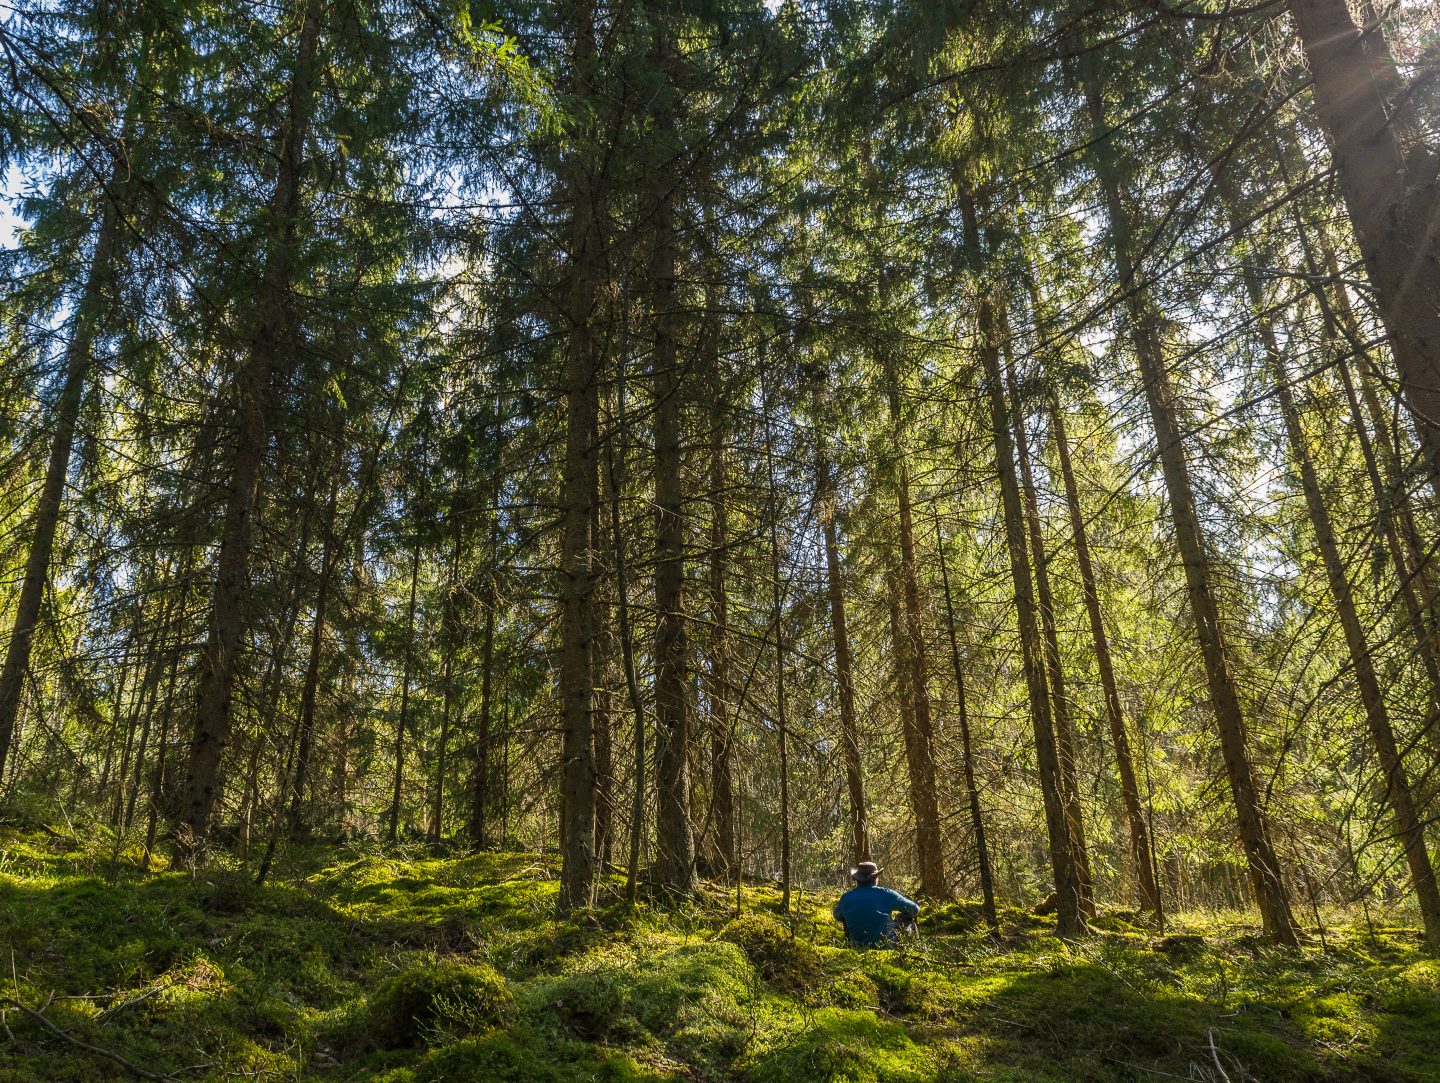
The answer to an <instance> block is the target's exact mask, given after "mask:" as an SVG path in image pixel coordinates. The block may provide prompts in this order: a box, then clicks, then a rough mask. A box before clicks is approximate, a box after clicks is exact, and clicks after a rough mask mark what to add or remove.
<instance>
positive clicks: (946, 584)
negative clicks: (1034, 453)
mask: <svg viewBox="0 0 1440 1083" xmlns="http://www.w3.org/2000/svg"><path fill="white" fill-rule="evenodd" d="M935 551H936V553H937V554H939V557H940V586H941V589H943V590H944V591H945V629H946V631H947V632H948V633H949V639H950V665H951V667H952V668H953V669H954V671H955V708H956V715H957V716H958V718H959V721H960V755H961V756H962V757H963V758H964V764H963V766H964V769H965V795H966V797H967V799H968V801H969V805H970V830H971V831H972V832H973V833H974V835H975V864H976V867H977V869H978V870H979V873H980V898H981V907H982V912H983V913H984V915H985V923H986V924H987V925H989V926H990V932H991V934H992V935H994V936H999V935H1000V916H999V913H998V912H997V911H996V909H995V875H994V873H993V872H992V871H991V867H990V847H989V846H988V845H987V844H986V842H985V817H984V816H983V815H981V812H980V787H979V785H978V784H977V783H976V781H975V748H974V744H973V742H972V741H971V737H970V706H969V703H968V702H967V700H968V697H967V696H966V694H965V667H964V666H963V665H962V664H961V661H960V638H959V632H958V631H957V629H956V627H955V602H954V595H953V594H952V592H951V590H950V569H949V567H948V565H947V563H946V560H945V536H944V534H942V533H941V531H940V517H939V516H938V515H937V516H936V517H935Z"/></svg>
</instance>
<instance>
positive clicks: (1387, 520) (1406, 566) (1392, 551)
mask: <svg viewBox="0 0 1440 1083" xmlns="http://www.w3.org/2000/svg"><path fill="white" fill-rule="evenodd" d="M1295 225H1296V230H1297V234H1298V236H1299V238H1300V245H1301V251H1302V252H1303V254H1304V256H1305V267H1306V270H1307V272H1308V273H1309V279H1308V285H1309V289H1310V293H1311V296H1312V297H1314V298H1315V301H1316V304H1317V305H1318V306H1319V309H1320V316H1321V321H1322V323H1323V324H1324V327H1325V335H1326V337H1327V338H1328V339H1329V340H1330V341H1331V342H1332V343H1334V344H1335V345H1336V346H1337V348H1338V347H1339V345H1340V344H1341V343H1342V341H1343V342H1344V343H1347V344H1348V345H1349V347H1350V350H1351V352H1352V353H1353V354H1354V355H1355V357H1356V358H1357V359H1360V360H1361V361H1362V362H1366V363H1368V362H1369V358H1368V354H1367V352H1366V350H1365V342H1364V337H1363V336H1362V335H1361V333H1360V328H1359V325H1358V323H1357V322H1356V320H1355V314H1354V312H1353V311H1351V309H1350V302H1349V299H1348V298H1347V297H1346V296H1345V292H1344V287H1343V286H1340V287H1338V288H1337V289H1335V290H1334V291H1333V292H1331V291H1327V290H1325V289H1324V288H1323V287H1322V285H1321V283H1320V281H1319V280H1318V279H1319V278H1320V276H1321V274H1322V273H1324V274H1328V275H1330V276H1332V277H1335V278H1339V276H1340V272H1339V267H1338V264H1337V261H1336V259H1335V253H1334V250H1333V249H1331V248H1330V247H1329V246H1328V245H1324V242H1323V239H1322V242H1321V243H1322V246H1323V248H1322V251H1323V254H1324V258H1325V263H1324V267H1325V270H1324V272H1322V271H1321V264H1320V261H1319V259H1317V258H1316V253H1315V252H1314V250H1313V249H1312V246H1311V240H1310V231H1309V230H1308V229H1306V228H1305V223H1304V222H1303V221H1301V220H1300V219H1299V218H1298V217H1297V218H1296V222H1295ZM1335 369H1336V374H1337V375H1338V376H1339V378H1340V385H1341V387H1342V388H1343V389H1344V391H1345V397H1346V400H1347V402H1348V404H1349V407H1350V413H1351V416H1352V417H1353V419H1354V428H1355V436H1356V438H1357V439H1358V441H1359V443H1360V454H1361V458H1362V459H1363V460H1364V463H1365V472H1366V475H1367V476H1368V478H1369V480H1370V489H1371V492H1372V493H1374V495H1375V502H1376V505H1377V507H1378V514H1377V520H1378V527H1377V529H1378V532H1379V534H1380V536H1381V537H1382V538H1383V539H1384V541H1385V546H1386V550H1387V552H1388V553H1389V556H1390V562H1391V564H1393V565H1394V568H1395V579H1396V583H1397V586H1396V590H1397V592H1398V593H1399V595H1400V599H1401V601H1402V602H1403V603H1404V605H1405V611H1406V614H1407V616H1408V617H1409V622H1408V623H1409V628H1410V632H1411V634H1412V635H1413V636H1414V639H1415V647H1416V653H1417V654H1418V655H1419V658H1420V661H1421V664H1422V665H1423V666H1424V668H1425V675H1426V678H1427V680H1428V682H1429V694H1430V714H1431V718H1430V724H1431V725H1433V724H1434V721H1435V717H1436V714H1437V710H1440V642H1437V638H1436V635H1435V634H1434V631H1433V630H1432V624H1433V622H1434V620H1435V616H1436V614H1435V613H1434V611H1433V608H1432V604H1431V601H1430V594H1429V591H1428V589H1427V588H1426V586H1425V578H1424V575H1423V569H1424V568H1425V567H1426V565H1427V563H1428V561H1429V554H1428V553H1427V552H1426V550H1425V547H1424V546H1423V545H1422V544H1421V543H1420V542H1419V539H1418V532H1417V531H1416V528H1415V522H1414V519H1413V517H1412V516H1411V514H1410V504H1409V499H1408V496H1407V494H1406V493H1405V492H1404V491H1403V488H1402V483H1401V477H1400V473H1399V469H1398V465H1399V464H1398V462H1397V463H1396V464H1395V473H1394V474H1392V477H1391V479H1390V480H1389V482H1388V483H1387V480H1386V479H1385V477H1383V476H1382V474H1381V470H1380V456H1379V455H1378V454H1377V453H1376V450H1375V443H1374V441H1373V440H1372V439H1371V436H1370V433H1369V432H1368V431H1367V430H1366V427H1365V423H1364V419H1363V418H1362V416H1361V412H1360V401H1359V399H1358V398H1357V396H1356V393H1355V381H1354V379H1353V378H1352V377H1351V374H1350V369H1349V365H1348V363H1347V361H1346V359H1344V358H1342V359H1341V361H1340V363H1339V364H1337V365H1336V366H1335ZM1377 405H1378V404H1377ZM1397 512H1398V514H1396V513H1397ZM1402 529H1406V530H1408V532H1409V533H1410V534H1411V535H1412V537H1413V540H1412V541H1411V542H1410V546H1409V547H1407V545H1406V544H1404V543H1403V542H1402V534H1401V530H1402Z"/></svg>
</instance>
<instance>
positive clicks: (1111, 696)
mask: <svg viewBox="0 0 1440 1083" xmlns="http://www.w3.org/2000/svg"><path fill="white" fill-rule="evenodd" d="M1050 431H1051V432H1052V434H1053V435H1054V440H1055V450H1056V453H1057V455H1058V456H1059V459H1060V475H1061V477H1062V478H1063V479H1064V483H1065V506H1066V509H1067V510H1068V512H1069V515H1070V536H1071V538H1072V539H1073V541H1074V545H1075V560H1076V563H1077V564H1078V565H1079V567H1080V584H1081V587H1082V589H1083V591H1084V594H1085V612H1086V614H1087V615H1088V616H1089V618H1090V638H1091V640H1092V642H1093V643H1094V645H1095V667H1096V669H1098V670H1099V672H1100V690H1101V693H1102V695H1103V697H1104V700H1105V719H1106V721H1107V722H1108V723H1109V725H1110V743H1111V744H1112V745H1113V746H1114V748H1115V766H1116V769H1117V770H1118V771H1119V773H1120V798H1121V803H1122V804H1123V805H1124V808H1125V824H1126V827H1127V828H1128V830H1129V834H1130V860H1131V863H1132V864H1133V865H1134V866H1135V881H1136V883H1137V884H1138V885H1139V890H1140V909H1141V910H1147V911H1149V912H1151V913H1153V914H1159V913H1160V912H1161V903H1160V885H1159V883H1158V882H1157V881H1156V879H1155V854H1154V850H1153V848H1152V846H1151V843H1150V830H1149V828H1148V826H1147V825H1146V823H1145V812H1144V809H1143V806H1142V805H1141V803H1140V784H1139V782H1138V781H1137V779H1136V775H1135V760H1134V757H1133V756H1132V755H1131V753H1130V739H1129V737H1128V735H1127V734H1126V730H1125V712H1124V709H1123V708H1122V707H1121V706H1120V690H1119V686H1118V685H1117V683H1116V681H1115V663H1114V661H1113V659H1112V658H1111V655H1110V637H1109V635H1108V634H1107V633H1106V631H1105V616H1104V613H1103V612H1102V610H1101V609H1100V591H1099V589H1098V586H1097V582H1096V578H1095V561H1094V558H1093V557H1092V556H1091V555H1090V536H1089V532H1088V531H1087V530H1086V527H1085V515H1084V512H1083V511H1082V510H1081V508H1080V490H1079V487H1078V486H1077V485H1076V483H1075V467H1074V465H1073V463H1072V462H1071V460H1070V443H1069V440H1068V438H1067V437H1066V435H1065V417H1064V414H1063V413H1062V412H1061V410H1060V407H1059V404H1058V403H1056V402H1054V401H1053V400H1052V401H1051V404H1050Z"/></svg>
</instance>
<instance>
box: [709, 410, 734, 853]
mask: <svg viewBox="0 0 1440 1083" xmlns="http://www.w3.org/2000/svg"><path fill="white" fill-rule="evenodd" d="M720 402H721V398H720V392H719V390H718V388H717V390H716V396H715V409H714V410H713V412H712V416H711V432H710V647H709V653H710V668H709V671H708V673H707V674H706V683H707V688H706V699H707V700H708V701H709V704H710V818H711V820H712V821H713V823H714V840H715V858H716V861H715V868H713V869H712V870H710V872H711V875H714V876H717V877H721V878H724V877H727V876H728V875H729V874H730V872H731V870H732V869H734V868H735V865H736V857H737V855H736V851H735V777H734V769H733V767H732V764H731V750H732V746H733V740H734V719H733V716H732V715H731V710H732V703H731V700H732V697H733V696H734V692H735V690H734V689H733V688H732V687H731V685H730V646H729V637H728V634H727V629H728V626H729V622H730V614H729V588H728V586H727V585H726V582H725V566H726V557H727V553H726V546H727V545H729V534H730V525H729V518H728V502H727V499H726V494H725V481H726V470H725V424H724V414H723V412H722V409H721V406H720Z"/></svg>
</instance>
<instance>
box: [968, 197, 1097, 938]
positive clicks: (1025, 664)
mask: <svg viewBox="0 0 1440 1083" xmlns="http://www.w3.org/2000/svg"><path fill="white" fill-rule="evenodd" d="M960 209H961V213H962V215H963V217H964V228H965V237H966V242H967V244H968V245H969V247H970V250H971V251H972V252H973V253H976V254H977V256H978V254H979V253H980V252H981V251H982V248H981V237H980V227H979V216H978V215H977V213H976V210H975V205H974V201H973V198H972V197H971V196H970V194H969V193H968V191H965V190H962V192H961V198H960ZM976 331H977V334H978V336H979V354H980V363H981V368H982V372H983V375H984V379H985V393H986V396H987V399H988V405H989V407H990V427H991V431H992V432H993V434H994V440H995V467H996V471H997V473H998V474H999V480H1000V499H1001V507H1002V510H1003V514H1004V522H1005V547H1006V550H1007V552H1008V553H1009V556H1010V577H1011V580H1012V582H1013V584H1014V588H1015V618H1016V621H1017V623H1018V626H1019V632H1020V659H1021V665H1022V668H1023V670H1024V673H1025V689H1026V693H1027V695H1028V697H1029V701H1030V719H1031V723H1032V725H1033V727H1034V731H1035V762H1036V766H1037V767H1038V768H1039V774H1040V793H1041V797H1042V799H1043V803H1044V806H1045V828H1046V834H1047V836H1048V839H1049V844H1050V868H1051V873H1052V875H1053V877H1054V882H1055V909H1056V927H1057V931H1058V932H1059V934H1060V935H1061V936H1079V935H1081V934H1083V933H1084V932H1085V913H1084V908H1083V905H1082V893H1081V889H1080V877H1079V872H1078V870H1077V869H1076V867H1075V859H1074V856H1073V855H1072V853H1071V849H1070V829H1069V824H1068V823H1067V821H1066V818H1065V797H1064V786H1063V783H1062V782H1061V778H1060V753H1059V751H1058V749H1057V747H1056V743H1055V727H1054V722H1053V720H1052V718H1051V715H1050V698H1049V694H1048V689H1047V688H1046V685H1045V654H1044V650H1045V649H1044V646H1043V644H1042V643H1041V639H1040V625H1039V621H1038V620H1037V618H1036V613H1035V595H1034V586H1033V584H1032V580H1031V575H1030V557H1029V553H1028V552H1027V550H1026V546H1025V510H1024V507H1023V505H1022V503H1021V499H1020V480H1019V477H1018V476H1017V474H1016V471H1015V448H1014V443H1013V441H1012V439H1011V432H1010V411H1009V408H1008V406H1007V404H1006V402H1005V384H1004V381H1003V378H1002V376H1001V372H1000V333H999V320H998V318H997V315H996V312H995V302H994V300H993V299H992V298H991V296H990V294H989V292H988V291H986V292H983V293H981V295H980V297H979V299H978V302H977V306H976Z"/></svg>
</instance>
